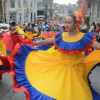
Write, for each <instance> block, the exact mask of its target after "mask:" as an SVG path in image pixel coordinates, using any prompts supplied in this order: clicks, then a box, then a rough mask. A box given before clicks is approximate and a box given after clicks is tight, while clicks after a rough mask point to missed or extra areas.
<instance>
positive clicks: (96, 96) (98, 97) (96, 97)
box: [88, 63, 100, 100]
mask: <svg viewBox="0 0 100 100" xmlns="http://www.w3.org/2000/svg"><path fill="white" fill-rule="evenodd" d="M96 66H100V63H98V64H97V65H95V66H94V67H93V68H92V70H91V71H90V73H89V75H90V74H91V72H92V71H93V69H95V68H96ZM89 75H88V83H89V86H90V89H91V91H92V95H93V100H100V95H99V94H98V93H97V92H96V91H95V90H94V89H93V88H92V86H91V82H90V79H89Z"/></svg>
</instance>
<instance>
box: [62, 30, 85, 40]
mask: <svg viewBox="0 0 100 100" xmlns="http://www.w3.org/2000/svg"><path fill="white" fill-rule="evenodd" d="M84 34H85V33H79V34H78V35H76V36H75V37H68V36H67V32H63V33H62V40H63V41H65V42H76V41H79V40H81V39H82V38H83V36H84Z"/></svg>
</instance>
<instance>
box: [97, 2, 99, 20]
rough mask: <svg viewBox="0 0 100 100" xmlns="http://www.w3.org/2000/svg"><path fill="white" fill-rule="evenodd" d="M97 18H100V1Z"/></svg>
mask: <svg viewBox="0 0 100 100" xmlns="http://www.w3.org/2000/svg"><path fill="white" fill-rule="evenodd" d="M97 18H100V1H99V2H98V7H97Z"/></svg>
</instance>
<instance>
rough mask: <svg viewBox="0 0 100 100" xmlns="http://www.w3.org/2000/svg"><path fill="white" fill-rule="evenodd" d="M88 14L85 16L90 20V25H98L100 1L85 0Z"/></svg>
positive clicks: (99, 20)
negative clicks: (93, 23)
mask: <svg viewBox="0 0 100 100" xmlns="http://www.w3.org/2000/svg"><path fill="white" fill-rule="evenodd" d="M87 2H88V12H87V15H88V16H89V18H90V24H91V23H92V22H95V23H96V24H97V23H100V0H87Z"/></svg>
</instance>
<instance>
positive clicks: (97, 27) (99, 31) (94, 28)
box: [80, 22, 100, 42]
mask: <svg viewBox="0 0 100 100" xmlns="http://www.w3.org/2000/svg"><path fill="white" fill-rule="evenodd" d="M80 29H81V31H82V32H84V33H87V32H95V35H96V41H98V42H100V23H97V24H95V22H92V24H91V26H90V27H88V26H87V24H86V23H84V25H80Z"/></svg>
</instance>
